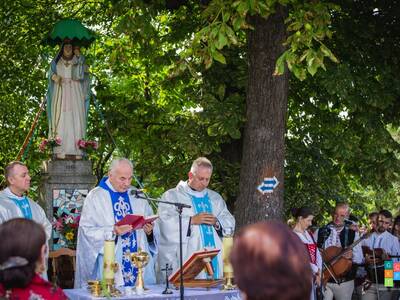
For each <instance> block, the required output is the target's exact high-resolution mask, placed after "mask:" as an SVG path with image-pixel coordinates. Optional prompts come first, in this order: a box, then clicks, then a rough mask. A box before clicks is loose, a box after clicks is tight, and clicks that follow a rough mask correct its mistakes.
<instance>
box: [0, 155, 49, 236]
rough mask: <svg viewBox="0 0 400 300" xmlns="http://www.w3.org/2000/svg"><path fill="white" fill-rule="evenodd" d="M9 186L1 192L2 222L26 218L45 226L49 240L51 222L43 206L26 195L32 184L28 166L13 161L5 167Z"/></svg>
mask: <svg viewBox="0 0 400 300" xmlns="http://www.w3.org/2000/svg"><path fill="white" fill-rule="evenodd" d="M5 178H6V181H7V188H6V189H4V190H2V191H1V192H0V224H1V223H4V222H5V221H8V220H10V219H14V218H26V219H31V220H33V221H35V222H36V223H39V224H41V225H42V226H43V228H44V230H45V232H46V236H47V240H49V238H50V236H51V223H50V221H49V220H48V219H47V217H46V214H45V212H44V210H43V208H42V207H41V206H40V205H39V204H37V203H36V202H34V201H32V200H31V199H29V198H28V197H26V196H25V193H26V192H27V191H28V190H29V188H30V184H31V177H30V176H29V171H28V168H27V167H26V166H25V164H24V163H22V162H19V161H13V162H11V163H9V164H8V165H7V167H6V169H5Z"/></svg>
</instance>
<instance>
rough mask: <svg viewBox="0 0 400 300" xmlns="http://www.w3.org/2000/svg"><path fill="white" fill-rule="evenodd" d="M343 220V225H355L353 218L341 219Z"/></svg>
mask: <svg viewBox="0 0 400 300" xmlns="http://www.w3.org/2000/svg"><path fill="white" fill-rule="evenodd" d="M343 221H344V225H357V223H356V222H354V221H353V220H350V219H343Z"/></svg>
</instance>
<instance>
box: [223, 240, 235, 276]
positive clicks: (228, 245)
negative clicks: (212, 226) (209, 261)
mask: <svg viewBox="0 0 400 300" xmlns="http://www.w3.org/2000/svg"><path fill="white" fill-rule="evenodd" d="M232 246H233V237H232V236H225V237H223V238H222V255H223V256H222V257H223V262H224V273H233V269H232V265H231V263H230V259H229V255H230V254H231V249H232Z"/></svg>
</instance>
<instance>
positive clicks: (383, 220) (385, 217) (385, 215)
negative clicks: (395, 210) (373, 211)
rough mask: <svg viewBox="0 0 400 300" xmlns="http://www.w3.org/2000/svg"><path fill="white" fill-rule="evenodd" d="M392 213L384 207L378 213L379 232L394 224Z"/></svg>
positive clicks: (377, 229)
mask: <svg viewBox="0 0 400 300" xmlns="http://www.w3.org/2000/svg"><path fill="white" fill-rule="evenodd" d="M392 217H393V216H392V213H391V212H390V211H388V210H386V209H382V210H381V211H380V212H379V215H378V226H377V228H376V231H377V232H379V233H383V232H385V231H387V230H389V229H390V226H391V225H392Z"/></svg>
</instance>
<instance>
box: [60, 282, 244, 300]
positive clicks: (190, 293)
mask: <svg viewBox="0 0 400 300" xmlns="http://www.w3.org/2000/svg"><path fill="white" fill-rule="evenodd" d="M148 288H149V290H148V291H147V292H146V293H145V294H144V295H140V296H139V295H129V296H122V297H118V298H111V299H134V300H140V299H163V300H179V298H180V294H179V290H175V289H173V290H172V291H173V294H171V295H163V294H162V291H163V290H164V288H165V286H164V285H150V286H148ZM64 293H65V294H66V295H67V297H68V298H69V299H71V300H91V299H106V298H99V297H93V296H92V295H91V294H90V293H89V291H88V290H86V289H66V290H64ZM184 296H185V300H186V299H189V300H190V299H192V300H241V299H242V298H241V297H240V292H239V290H230V291H222V290H221V289H220V287H217V288H209V289H206V288H185V295H184Z"/></svg>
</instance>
